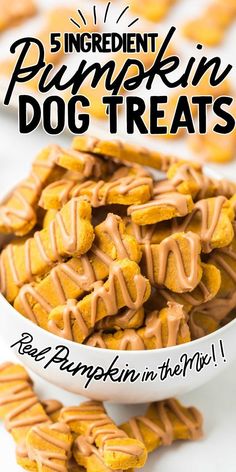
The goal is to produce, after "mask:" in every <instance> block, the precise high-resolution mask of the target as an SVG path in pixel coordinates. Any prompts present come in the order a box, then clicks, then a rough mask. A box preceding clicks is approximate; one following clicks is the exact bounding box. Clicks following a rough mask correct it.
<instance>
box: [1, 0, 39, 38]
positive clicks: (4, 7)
mask: <svg viewBox="0 0 236 472" xmlns="http://www.w3.org/2000/svg"><path fill="white" fill-rule="evenodd" d="M0 9H1V15H0V32H1V31H4V30H6V29H8V28H11V27H12V26H15V25H18V24H19V23H21V22H22V21H24V20H26V19H27V18H30V17H31V16H33V15H35V13H36V12H37V6H36V3H35V1H34V0H21V1H20V2H19V0H11V2H8V1H7V0H1V3H0Z"/></svg>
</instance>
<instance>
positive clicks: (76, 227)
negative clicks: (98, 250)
mask: <svg viewBox="0 0 236 472" xmlns="http://www.w3.org/2000/svg"><path fill="white" fill-rule="evenodd" d="M90 220H91V206H90V204H89V203H88V202H87V201H86V200H84V199H83V198H82V197H80V198H73V199H72V200H70V201H69V202H68V203H67V204H66V205H65V206H64V207H63V208H62V209H61V211H60V212H58V213H57V214H56V216H55V219H54V220H52V221H51V223H50V225H49V226H48V227H47V228H45V229H43V230H41V231H36V232H35V233H34V236H33V237H32V238H29V239H27V240H26V241H25V242H24V241H23V242H22V244H9V245H8V246H7V247H6V248H5V249H4V250H3V252H2V254H1V264H2V267H3V268H4V270H3V278H2V280H1V285H2V287H1V289H2V293H4V295H5V296H6V298H7V299H8V300H9V301H13V300H14V298H15V297H16V296H17V293H18V291H19V288H20V287H21V286H22V285H23V284H25V283H27V282H32V281H33V280H34V278H35V276H42V275H44V274H45V273H47V272H48V271H49V270H50V269H51V268H52V266H53V264H55V263H56V262H59V261H60V260H61V259H62V258H69V257H71V256H79V255H81V254H84V253H86V252H87V251H88V250H89V249H90V247H91V246H92V242H93V239H94V231H93V227H92V225H91V222H90Z"/></svg>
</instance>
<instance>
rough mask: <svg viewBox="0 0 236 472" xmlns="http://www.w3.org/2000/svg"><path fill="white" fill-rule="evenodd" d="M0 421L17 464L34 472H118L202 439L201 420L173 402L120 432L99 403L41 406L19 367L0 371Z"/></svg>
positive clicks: (150, 409) (160, 404) (151, 407)
mask: <svg viewBox="0 0 236 472" xmlns="http://www.w3.org/2000/svg"><path fill="white" fill-rule="evenodd" d="M0 418H2V419H4V424H5V427H6V430H7V431H8V432H9V433H10V434H11V435H12V437H13V439H14V441H15V443H16V459H17V463H18V464H19V465H20V466H22V467H23V468H24V469H26V470H29V471H35V472H37V471H38V472H53V471H56V472H67V471H68V472H83V471H87V472H109V471H110V472H111V471H112V470H114V471H116V472H122V471H125V470H129V472H131V470H133V468H134V467H135V468H136V467H137V468H140V467H143V465H144V464H145V462H146V459H147V455H148V454H149V453H150V452H152V451H154V450H155V449H158V448H159V447H160V446H170V445H171V444H172V442H173V441H176V440H180V439H181V440H196V439H199V438H200V437H201V436H202V416H201V414H200V412H199V411H198V410H197V409H196V408H194V407H185V406H183V405H182V404H181V403H180V402H179V401H177V400H176V399H174V398H172V399H168V400H163V401H159V402H155V403H151V404H150V405H149V406H148V407H147V411H146V412H145V414H144V415H143V416H137V417H134V418H131V419H127V421H126V422H125V423H123V424H121V425H120V426H117V425H116V424H115V422H114V421H113V420H112V419H111V418H110V417H109V416H108V414H107V412H106V409H105V406H104V405H103V404H102V403H101V402H98V401H86V402H84V403H82V404H80V405H79V406H78V405H76V406H70V407H63V405H62V404H61V403H60V402H59V401H57V400H46V401H45V400H44V401H42V400H40V399H39V398H38V397H37V394H36V393H35V391H34V388H33V383H32V380H31V379H30V377H29V375H28V373H27V372H26V370H25V369H24V367H23V366H21V365H18V364H12V363H9V362H7V363H5V364H2V365H1V366H0Z"/></svg>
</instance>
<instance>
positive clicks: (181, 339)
mask: <svg viewBox="0 0 236 472" xmlns="http://www.w3.org/2000/svg"><path fill="white" fill-rule="evenodd" d="M190 340H191V339H190V332H189V328H188V324H187V317H186V314H185V312H184V311H183V307H182V305H178V304H177V303H171V302H168V307H167V308H163V309H162V310H161V311H160V313H159V312H158V311H157V310H156V311H153V312H151V313H149V314H148V315H147V317H146V320H145V327H144V328H140V329H137V330H135V329H124V330H119V331H117V332H116V333H114V334H108V333H103V332H101V331H100V332H97V333H96V332H95V333H94V334H92V335H91V336H90V337H89V338H88V340H87V341H86V343H85V344H86V345H87V346H93V347H99V348H103V349H118V350H127V351H128V350H131V351H132V350H133V351H135V350H145V349H161V348H164V347H170V346H176V345H178V344H183V343H186V342H189V341H190Z"/></svg>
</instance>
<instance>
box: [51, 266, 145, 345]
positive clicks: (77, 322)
mask: <svg viewBox="0 0 236 472" xmlns="http://www.w3.org/2000/svg"><path fill="white" fill-rule="evenodd" d="M149 295H150V284H149V281H148V280H147V279H145V277H144V276H143V275H141V273H140V268H139V266H138V265H137V263H136V262H134V261H131V260H129V259H123V260H121V261H116V262H113V263H112V264H111V265H110V268H109V277H108V279H107V281H106V282H105V283H103V282H101V281H99V282H96V283H95V285H94V290H93V292H92V293H90V294H89V295H87V296H85V297H84V298H83V299H82V300H80V301H79V302H76V301H75V300H74V301H73V300H69V301H68V302H67V304H66V305H62V306H58V307H56V308H54V309H53V310H52V312H51V313H50V315H49V323H48V328H49V330H50V331H52V332H53V333H55V334H57V335H59V336H61V335H62V336H63V337H65V338H67V339H71V340H74V341H76V342H79V343H81V342H83V341H84V339H85V338H86V337H87V336H88V335H89V332H90V331H89V330H90V328H93V327H94V326H95V323H96V322H97V321H99V320H101V319H103V318H105V317H106V316H113V315H116V314H117V312H118V310H119V309H121V308H124V307H127V308H130V309H132V310H137V309H139V308H140V307H141V306H142V305H143V303H144V302H145V301H146V300H147V299H148V297H149Z"/></svg>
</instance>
